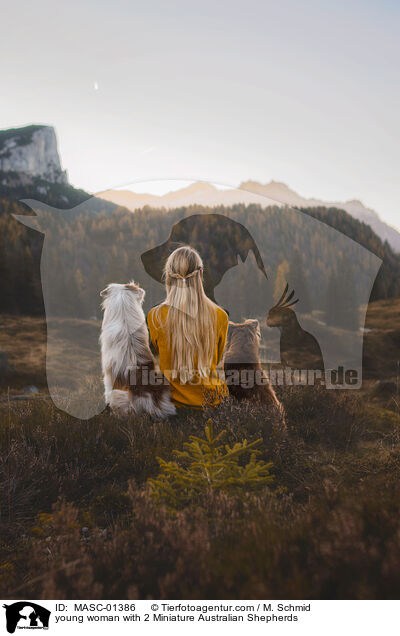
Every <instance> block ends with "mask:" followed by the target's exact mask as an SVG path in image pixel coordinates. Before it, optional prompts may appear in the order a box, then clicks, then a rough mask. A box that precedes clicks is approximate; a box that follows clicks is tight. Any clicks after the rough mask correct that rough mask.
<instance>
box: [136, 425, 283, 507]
mask: <svg viewBox="0 0 400 636" xmlns="http://www.w3.org/2000/svg"><path fill="white" fill-rule="evenodd" d="M225 433H226V431H221V432H220V433H219V434H218V435H216V436H215V435H214V430H213V422H212V420H211V419H209V420H208V421H207V424H206V426H205V436H206V438H205V439H202V438H200V437H196V436H195V435H191V436H190V438H189V439H190V442H186V443H185V444H184V447H185V448H186V450H185V451H178V450H175V451H174V455H175V456H176V457H177V459H179V460H180V462H181V463H180V464H178V462H176V461H169V462H168V461H165V460H163V459H161V458H158V462H159V464H160V467H161V473H160V474H159V475H158V477H156V478H153V479H150V480H149V482H150V485H151V491H152V496H153V497H154V499H156V500H157V501H158V502H164V503H166V504H167V506H168V507H169V508H171V509H174V510H176V509H178V508H182V507H183V506H185V505H186V504H188V503H190V502H192V501H193V500H195V499H197V498H198V497H199V496H200V497H201V496H202V495H204V494H207V493H208V492H210V491H224V492H227V493H243V492H247V491H255V490H259V489H260V488H263V487H265V486H266V485H267V484H270V483H271V482H272V480H273V475H271V474H270V472H269V470H270V468H271V466H272V462H269V463H265V462H264V461H262V460H256V453H257V450H256V449H255V447H256V446H259V445H260V443H261V442H262V439H257V440H254V441H253V442H250V443H247V440H244V441H243V442H237V443H236V444H234V445H233V446H232V447H230V446H229V445H228V444H225V446H223V445H222V444H220V441H221V439H222V437H223V436H224V434H225ZM246 453H250V461H249V462H248V463H247V464H245V465H243V466H242V465H241V464H240V463H239V461H240V459H241V458H242V456H243V455H244V454H246Z"/></svg>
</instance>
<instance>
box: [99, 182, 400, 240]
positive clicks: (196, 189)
mask: <svg viewBox="0 0 400 636" xmlns="http://www.w3.org/2000/svg"><path fill="white" fill-rule="evenodd" d="M99 196H101V197H102V198H104V199H106V200H107V201H111V202H113V203H116V204H117V205H123V206H125V207H127V208H129V209H130V210H132V211H134V210H137V209H138V208H141V207H144V206H145V205H148V206H150V207H165V208H167V209H171V208H174V207H175V208H176V207H182V206H189V205H193V204H199V205H204V206H209V207H213V206H217V205H225V206H231V205H234V204H237V203H242V204H245V205H249V204H250V203H258V204H260V205H273V204H275V205H288V206H292V207H294V208H313V207H325V208H339V209H342V210H345V211H346V212H348V213H349V214H351V215H352V216H353V217H354V218H356V219H358V220H359V221H363V222H364V223H367V224H368V225H370V226H371V228H372V229H373V230H374V232H376V234H377V235H378V236H380V238H381V239H382V240H384V241H385V240H386V241H388V243H389V244H390V245H391V246H392V248H393V249H394V250H396V251H397V252H400V233H399V232H398V231H397V230H395V229H394V228H392V227H391V226H390V225H388V224H387V223H385V222H384V221H382V219H381V218H380V217H379V215H378V214H377V213H376V212H375V211H374V210H372V209H370V208H367V207H366V206H365V205H364V204H363V203H362V202H361V201H359V200H358V199H352V200H350V201H346V202H338V201H335V202H329V201H323V200H321V199H314V198H307V197H303V196H301V195H300V194H298V193H297V192H296V191H295V190H292V189H291V188H290V187H289V186H288V185H287V184H286V183H283V182H282V181H274V180H271V181H269V183H265V184H263V183H259V182H258V181H253V180H251V179H248V180H247V181H243V182H242V183H241V184H240V186H239V187H238V188H234V189H224V190H221V189H218V188H216V187H215V186H214V185H212V184H210V183H207V182H204V181H196V182H194V183H192V184H190V185H188V186H185V187H184V188H181V189H180V190H175V191H173V192H168V193H167V194H164V195H162V196H155V195H151V194H139V193H135V192H131V191H128V190H125V191H121V190H120V191H118V190H108V191H107V192H103V193H101V194H100V195H99Z"/></svg>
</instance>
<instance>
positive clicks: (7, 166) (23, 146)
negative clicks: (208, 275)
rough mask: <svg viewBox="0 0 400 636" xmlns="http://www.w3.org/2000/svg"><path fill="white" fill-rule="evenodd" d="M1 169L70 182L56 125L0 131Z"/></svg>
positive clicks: (60, 181)
mask: <svg viewBox="0 0 400 636" xmlns="http://www.w3.org/2000/svg"><path fill="white" fill-rule="evenodd" d="M0 171H1V172H3V173H19V174H21V173H22V174H24V175H27V176H29V177H33V178H35V177H38V178H40V179H44V180H46V181H50V182H53V183H64V184H66V183H68V179H67V173H66V172H65V171H64V170H62V168H61V162H60V157H59V155H58V150H57V139H56V134H55V131H54V128H53V127H52V126H25V127H24V128H12V129H9V130H0Z"/></svg>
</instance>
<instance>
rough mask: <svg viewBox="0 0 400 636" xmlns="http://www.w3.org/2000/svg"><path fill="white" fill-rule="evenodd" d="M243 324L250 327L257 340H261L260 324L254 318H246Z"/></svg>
mask: <svg viewBox="0 0 400 636" xmlns="http://www.w3.org/2000/svg"><path fill="white" fill-rule="evenodd" d="M245 324H246V325H248V326H249V327H250V329H251V330H252V332H253V333H255V335H256V336H257V337H258V338H261V330H260V322H259V321H258V320H257V319H256V318H248V319H247V320H246V321H245Z"/></svg>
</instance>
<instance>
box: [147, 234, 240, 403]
mask: <svg viewBox="0 0 400 636" xmlns="http://www.w3.org/2000/svg"><path fill="white" fill-rule="evenodd" d="M164 280H165V287H166V298H165V300H164V302H163V303H161V305H158V306H157V307H153V309H151V310H150V311H149V313H148V316H147V324H148V327H149V332H150V338H151V341H152V343H153V345H154V347H155V349H156V351H157V352H158V354H159V358H160V360H159V364H160V369H161V371H162V373H163V374H164V376H165V377H166V378H167V379H168V381H169V382H170V385H171V394H172V399H173V401H174V403H175V405H176V406H178V407H179V406H186V407H188V406H189V407H190V406H191V407H197V408H199V407H201V406H204V405H205V403H211V404H218V403H219V401H220V399H221V397H222V396H224V395H227V394H228V389H227V387H226V384H225V381H224V380H223V379H222V378H220V377H219V374H218V373H217V370H216V367H217V365H218V363H219V362H220V360H221V357H222V353H223V351H224V348H225V343H226V335H227V332H228V316H227V314H226V313H225V312H224V310H223V309H221V308H220V307H218V306H217V305H216V304H215V303H213V302H212V301H211V300H210V299H209V298H207V296H206V294H205V292H204V288H203V261H202V260H201V257H200V254H199V253H198V252H197V251H196V250H195V249H193V248H192V247H189V246H184V247H178V249H176V250H175V251H174V252H172V254H170V256H169V257H168V260H167V262H166V264H165V269H164Z"/></svg>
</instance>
